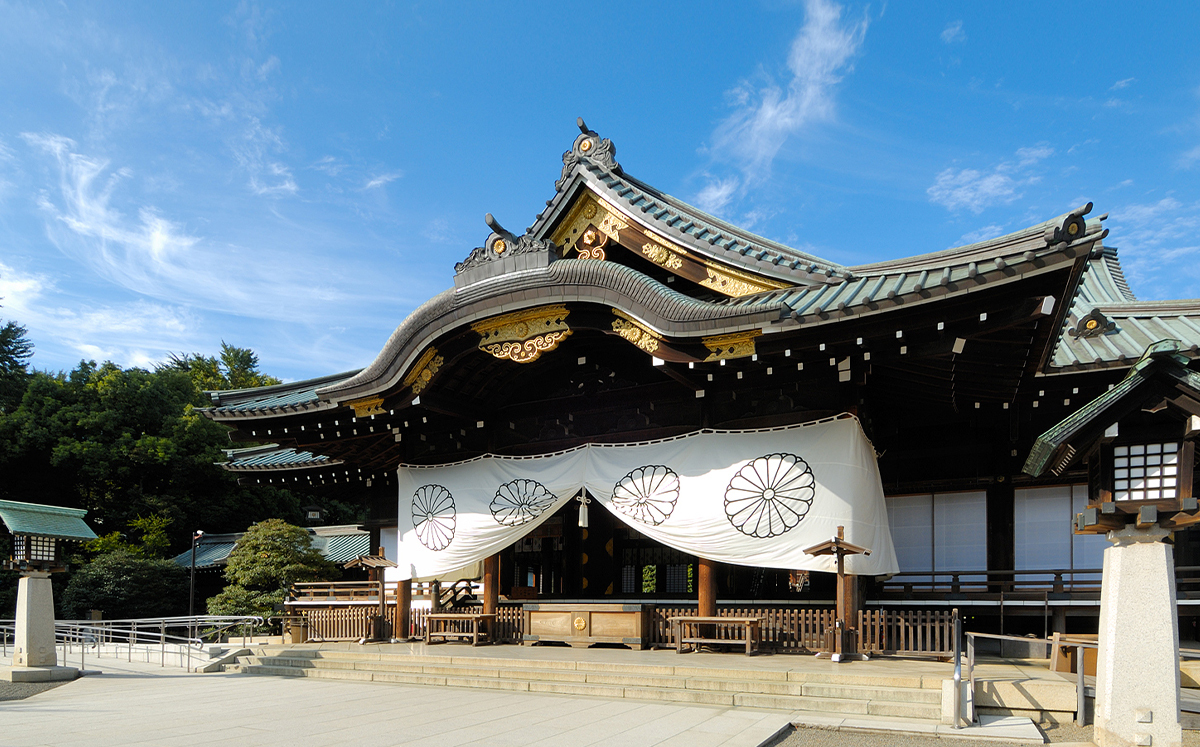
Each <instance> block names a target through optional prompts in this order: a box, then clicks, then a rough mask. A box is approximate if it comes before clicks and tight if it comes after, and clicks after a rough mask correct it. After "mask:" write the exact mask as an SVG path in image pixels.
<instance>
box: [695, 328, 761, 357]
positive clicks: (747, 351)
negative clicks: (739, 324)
mask: <svg viewBox="0 0 1200 747" xmlns="http://www.w3.org/2000/svg"><path fill="white" fill-rule="evenodd" d="M761 334H762V330H761V329H752V330H750V331H748V332H734V333H733V334H731V335H715V336H713V337H705V338H704V339H702V340H701V342H702V343H703V344H704V347H706V348H708V351H709V352H708V357H707V358H705V359H704V360H705V361H720V360H729V359H731V358H749V357H750V356H752V355H754V353H755V350H754V339H755V338H756V337H758V336H759V335H761Z"/></svg>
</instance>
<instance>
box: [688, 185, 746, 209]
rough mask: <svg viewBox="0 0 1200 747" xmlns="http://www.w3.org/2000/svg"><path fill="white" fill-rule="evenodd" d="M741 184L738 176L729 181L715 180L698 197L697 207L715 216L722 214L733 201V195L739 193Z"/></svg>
mask: <svg viewBox="0 0 1200 747" xmlns="http://www.w3.org/2000/svg"><path fill="white" fill-rule="evenodd" d="M740 183H741V182H740V181H739V180H738V178H737V177H736V176H731V177H729V178H728V179H713V180H712V181H710V182H709V183H708V184H706V185H705V186H704V189H702V190H700V193H699V194H698V195H696V207H698V208H700V209H701V210H703V211H705V212H707V213H712V214H713V215H718V214H720V213H721V212H722V211H723V210H724V209H725V206H726V205H728V204H729V201H730V200H732V199H733V194H734V192H735V191H737V188H738V185H739V184H740Z"/></svg>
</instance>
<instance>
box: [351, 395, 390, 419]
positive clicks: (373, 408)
mask: <svg viewBox="0 0 1200 747" xmlns="http://www.w3.org/2000/svg"><path fill="white" fill-rule="evenodd" d="M346 405H347V406H349V407H351V408H353V409H354V417H356V418H365V417H367V416H369V415H382V414H383V412H384V410H383V397H364V398H363V399H356V400H353V401H351V402H347V403H346Z"/></svg>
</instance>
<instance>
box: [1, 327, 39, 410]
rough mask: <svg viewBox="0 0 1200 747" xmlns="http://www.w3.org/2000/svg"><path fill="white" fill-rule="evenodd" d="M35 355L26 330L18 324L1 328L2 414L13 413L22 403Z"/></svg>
mask: <svg viewBox="0 0 1200 747" xmlns="http://www.w3.org/2000/svg"><path fill="white" fill-rule="evenodd" d="M32 355H33V343H32V342H30V340H29V337H28V335H27V334H26V331H25V328H24V327H22V326H21V325H19V324H17V323H16V322H11V321H10V322H5V324H4V326H2V327H0V412H11V411H12V410H13V409H14V408H16V406H17V405H18V404H19V403H20V401H21V395H22V394H23V393H24V392H25V384H26V381H27V380H28V378H29V358H30V356H32Z"/></svg>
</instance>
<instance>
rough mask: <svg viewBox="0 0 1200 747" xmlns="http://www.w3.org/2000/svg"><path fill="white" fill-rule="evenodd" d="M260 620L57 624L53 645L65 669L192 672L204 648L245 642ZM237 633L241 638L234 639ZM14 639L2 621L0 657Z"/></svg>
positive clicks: (169, 619) (152, 619)
mask: <svg viewBox="0 0 1200 747" xmlns="http://www.w3.org/2000/svg"><path fill="white" fill-rule="evenodd" d="M262 623H263V618H261V617H256V616H249V615H195V616H192V617H143V618H134V619H128V620H55V621H54V638H55V645H56V646H57V647H58V648H59V650H60V654H59V661H60V662H61V663H62V664H63V665H64V666H67V665H74V663H75V662H76V661H78V662H79V668H80V669H81V670H84V671H86V670H87V659H88V656H89V655H90V656H92V657H102V656H103V657H110V658H124V659H125V660H126V661H129V662H132V661H140V662H145V663H147V664H155V663H157V664H158V665H159V666H162V667H167V666H172V667H183V668H186V669H187V670H188V671H191V670H192V661H193V659H194V660H196V661H198V662H203V661H205V660H206V659H208V658H209V657H208V655H207V652H206V651H205V646H206V645H207V644H210V643H213V642H217V641H220V639H221V638H223V637H228V638H230V639H231V642H234V641H236V640H237V638H238V637H240V638H241V639H242V644H243V646H244V645H246V643H247V642H248V641H249V639H250V637H251V635H252V634H253V632H254V628H255V626H258V625H262ZM239 633H240V636H239V635H238V634H239ZM15 637H16V625H15V622H14V621H13V620H0V655H2V656H4V657H8V656H9V655H10V653H9V648H10V647H12V645H13V642H14V640H15Z"/></svg>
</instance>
